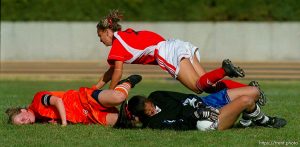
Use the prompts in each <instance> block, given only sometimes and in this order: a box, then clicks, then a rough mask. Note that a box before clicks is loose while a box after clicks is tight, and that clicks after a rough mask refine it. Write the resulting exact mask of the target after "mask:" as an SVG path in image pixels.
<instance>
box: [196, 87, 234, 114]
mask: <svg viewBox="0 0 300 147" xmlns="http://www.w3.org/2000/svg"><path fill="white" fill-rule="evenodd" d="M201 99H202V101H203V103H204V104H205V105H207V106H212V107H214V108H217V109H220V108H222V107H223V106H225V105H227V104H228V103H229V102H230V99H229V97H228V94H227V89H223V90H221V91H219V92H217V93H213V94H210V95H208V96H205V97H202V98H201Z"/></svg>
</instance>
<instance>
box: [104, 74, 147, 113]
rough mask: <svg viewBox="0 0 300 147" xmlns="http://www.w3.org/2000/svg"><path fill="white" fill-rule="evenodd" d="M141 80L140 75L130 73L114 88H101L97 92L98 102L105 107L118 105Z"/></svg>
mask: <svg viewBox="0 0 300 147" xmlns="http://www.w3.org/2000/svg"><path fill="white" fill-rule="evenodd" d="M141 80H142V77H141V76H140V75H131V76H129V77H128V78H126V79H124V80H121V81H120V82H119V85H117V87H116V88H115V89H114V90H102V91H99V93H98V102H99V103H100V104H101V105H103V106H105V107H113V106H118V105H120V104H121V103H122V102H123V101H125V100H126V98H127V97H128V92H129V91H130V90H131V88H132V87H134V86H135V85H136V84H137V83H139V82H140V81H141Z"/></svg>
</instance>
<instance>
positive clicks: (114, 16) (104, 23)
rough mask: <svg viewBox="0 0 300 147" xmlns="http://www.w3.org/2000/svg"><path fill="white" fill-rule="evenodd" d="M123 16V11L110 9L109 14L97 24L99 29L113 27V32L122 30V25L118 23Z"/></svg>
mask: <svg viewBox="0 0 300 147" xmlns="http://www.w3.org/2000/svg"><path fill="white" fill-rule="evenodd" d="M122 18H123V13H121V12H120V11H119V10H117V9H116V10H110V12H109V14H108V15H107V16H106V17H104V18H103V19H102V20H100V22H99V23H98V24H97V29H98V30H105V29H111V30H112V31H113V32H116V31H120V30H121V28H122V27H121V25H120V24H118V22H119V21H120V20H122Z"/></svg>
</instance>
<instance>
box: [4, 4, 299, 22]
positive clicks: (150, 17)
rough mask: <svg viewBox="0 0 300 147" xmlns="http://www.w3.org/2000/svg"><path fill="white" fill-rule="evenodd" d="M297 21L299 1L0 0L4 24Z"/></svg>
mask: <svg viewBox="0 0 300 147" xmlns="http://www.w3.org/2000/svg"><path fill="white" fill-rule="evenodd" d="M110 9H120V10H122V11H124V12H125V17H124V20H125V21H300V0H1V20H5V21H98V20H99V19H100V18H102V17H103V16H105V15H106V14H107V13H108V12H109V10H110Z"/></svg>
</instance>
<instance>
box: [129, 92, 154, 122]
mask: <svg viewBox="0 0 300 147" xmlns="http://www.w3.org/2000/svg"><path fill="white" fill-rule="evenodd" d="M148 101H149V100H148V99H147V98H146V97H145V96H141V95H136V96H133V97H132V98H131V99H130V100H129V101H128V110H129V112H130V113H131V114H132V115H134V116H137V117H138V118H139V120H140V121H141V122H142V123H143V127H145V125H146V124H147V122H148V119H149V116H147V115H146V114H145V103H146V102H148Z"/></svg>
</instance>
